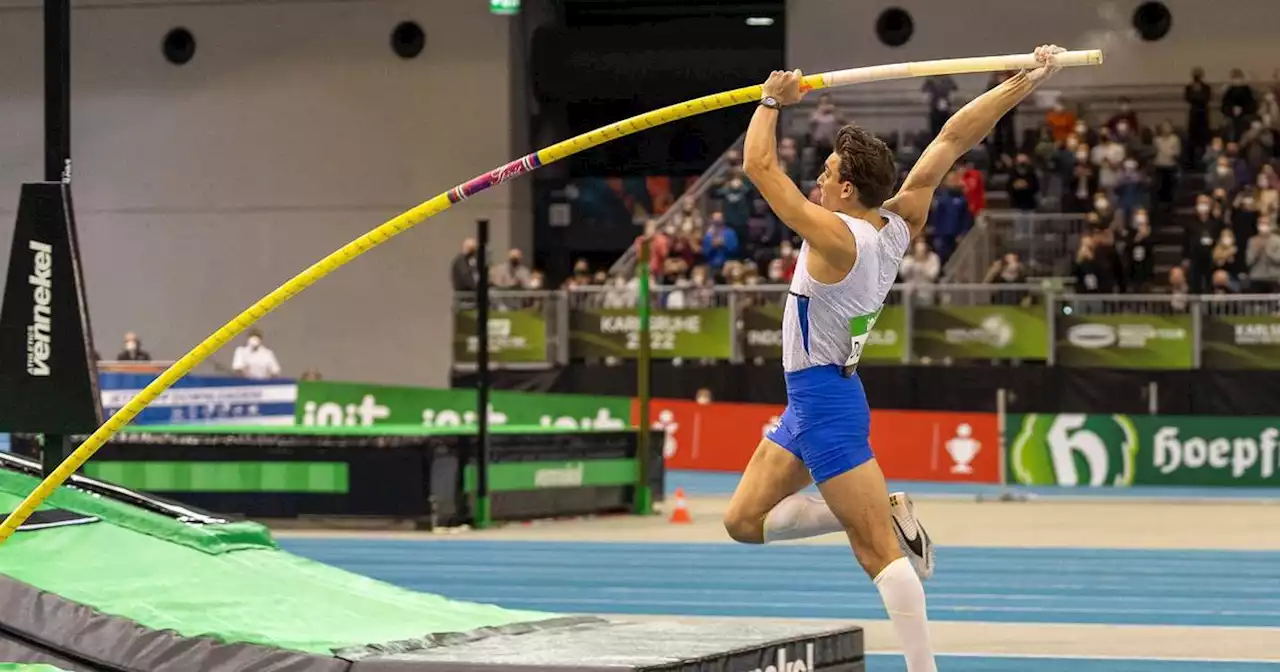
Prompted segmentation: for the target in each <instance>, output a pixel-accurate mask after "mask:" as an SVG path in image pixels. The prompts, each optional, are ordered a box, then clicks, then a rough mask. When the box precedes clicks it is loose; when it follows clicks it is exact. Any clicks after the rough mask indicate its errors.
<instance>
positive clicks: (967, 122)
mask: <svg viewBox="0 0 1280 672" xmlns="http://www.w3.org/2000/svg"><path fill="white" fill-rule="evenodd" d="M1063 51H1066V50H1065V49H1063V48H1061V47H1057V46H1054V45H1048V46H1042V47H1038V48H1036V51H1035V56H1036V60H1037V61H1038V62H1040V63H1041V64H1042V65H1041V66H1040V67H1038V68H1036V69H1034V70H1030V71H1023V72H1020V73H1018V74H1016V75H1014V76H1013V77H1011V78H1009V79H1007V80H1005V81H1004V83H1002V84H1000V85H999V86H997V87H996V88H994V89H991V90H990V91H988V92H986V93H984V94H982V95H981V96H978V97H977V98H974V99H973V100H972V101H970V102H969V104H968V105H965V106H964V107H962V108H960V110H959V111H958V112H956V113H955V115H954V116H952V117H951V119H950V120H949V121H947V123H946V125H945V126H943V127H942V132H941V133H939V134H938V137H937V138H936V139H934V141H933V142H932V143H930V144H929V146H928V147H927V148H925V150H924V153H923V154H922V155H921V156H920V160H919V161H917V162H916V165H915V166H914V167H913V168H912V169H911V172H910V173H909V174H908V175H907V179H906V181H905V182H904V183H903V184H902V188H901V189H899V190H898V193H897V194H896V195H895V196H894V197H893V198H891V199H889V200H888V201H886V202H885V204H884V207H885V209H887V210H889V211H890V212H895V213H897V214H898V215H901V216H902V218H903V219H905V220H906V221H907V225H908V226H910V227H911V237H912V238H914V237H916V236H917V235H919V234H920V231H921V230H922V229H924V224H925V220H927V219H928V218H929V206H930V205H931V204H932V203H933V192H934V190H936V189H937V188H938V185H939V184H942V179H943V178H944V177H946V175H947V173H948V172H950V171H951V168H952V166H954V165H955V163H956V161H958V160H959V159H960V157H962V156H964V154H965V153H966V152H968V151H969V150H971V149H973V148H974V147H976V146H978V143H980V142H982V139H983V138H985V137H987V134H988V133H990V132H991V130H992V129H993V128H995V125H996V122H998V121H1000V118H1001V117H1003V116H1004V115H1005V113H1006V112H1008V111H1009V110H1012V109H1013V107H1014V106H1015V105H1017V104H1018V103H1019V102H1020V101H1021V100H1022V99H1023V98H1025V97H1026V96H1027V94H1029V93H1031V92H1032V91H1034V90H1035V88H1036V87H1037V86H1039V85H1040V83H1041V82H1043V81H1045V80H1046V79H1048V78H1049V77H1050V76H1052V75H1053V73H1055V72H1057V71H1058V70H1059V69H1061V67H1062V66H1060V65H1058V61H1057V58H1056V55H1057V54H1059V53H1061V52H1063Z"/></svg>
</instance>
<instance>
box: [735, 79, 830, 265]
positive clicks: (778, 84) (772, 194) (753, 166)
mask: <svg viewBox="0 0 1280 672" xmlns="http://www.w3.org/2000/svg"><path fill="white" fill-rule="evenodd" d="M800 77H801V75H800V71H799V70H795V71H790V72H788V71H774V72H773V73H772V74H770V75H769V79H768V80H767V81H765V83H764V86H763V89H764V96H763V98H762V99H761V101H760V105H759V107H757V108H756V112H755V115H754V116H753V117H751V125H750V126H748V127H747V139H746V145H745V146H744V147H743V151H742V168H743V170H744V171H746V173H747V177H748V178H750V179H751V182H752V184H754V185H755V186H756V189H758V190H759V191H760V195H761V196H763V197H764V200H765V201H766V202H768V204H769V207H770V208H771V209H772V210H773V212H774V214H775V215H777V216H778V219H780V220H782V223H783V224H786V225H787V226H788V227H790V228H791V230H793V231H795V232H796V233H798V234H800V237H801V238H804V239H805V241H806V242H808V243H809V246H810V247H811V248H812V249H813V251H815V252H817V253H818V254H819V255H821V256H823V257H825V258H826V260H827V261H828V263H832V264H833V265H836V266H844V267H845V268H846V271H847V268H848V267H850V266H852V265H853V263H852V255H853V254H854V249H853V234H851V233H849V228H848V227H847V226H845V225H844V223H843V222H841V221H840V218H839V217H837V216H836V215H835V213H833V212H831V211H830V210H827V209H826V208H823V207H822V206H820V205H818V204H816V203H814V202H813V201H810V200H809V199H808V198H806V197H805V195H804V194H802V193H800V189H799V188H798V187H797V186H796V185H795V183H794V182H792V181H791V178H790V177H788V176H787V174H786V173H784V172H783V171H782V168H781V167H780V166H779V165H778V139H777V133H778V112H779V109H780V108H781V107H783V106H786V105H794V104H796V103H798V102H800V100H801V99H802V98H804V92H803V91H801V90H800V82H801V80H800ZM824 158H826V157H824ZM843 255H848V256H849V259H848V260H844V259H837V258H833V257H840V256H843ZM845 261H847V263H842V262H845Z"/></svg>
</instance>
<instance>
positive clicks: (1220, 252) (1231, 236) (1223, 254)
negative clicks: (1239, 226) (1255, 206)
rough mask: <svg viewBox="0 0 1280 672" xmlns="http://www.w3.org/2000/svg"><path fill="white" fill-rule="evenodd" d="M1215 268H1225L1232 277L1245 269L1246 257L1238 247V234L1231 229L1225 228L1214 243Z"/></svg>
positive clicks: (1216, 269) (1215, 269)
mask: <svg viewBox="0 0 1280 672" xmlns="http://www.w3.org/2000/svg"><path fill="white" fill-rule="evenodd" d="M1213 269H1214V271H1215V272H1216V271H1218V270H1224V271H1226V272H1227V273H1229V274H1230V275H1231V276H1232V277H1235V276H1236V275H1238V274H1239V273H1241V272H1243V271H1244V259H1243V258H1242V257H1241V256H1240V254H1239V250H1238V249H1237V248H1236V234H1235V233H1234V232H1233V231H1232V230H1231V229H1228V228H1223V229H1222V232H1221V233H1219V234H1218V242H1217V243H1214V245H1213Z"/></svg>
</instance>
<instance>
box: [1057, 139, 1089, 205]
mask: <svg viewBox="0 0 1280 672" xmlns="http://www.w3.org/2000/svg"><path fill="white" fill-rule="evenodd" d="M1089 156H1090V152H1089V146H1088V145H1086V144H1083V143H1081V145H1080V146H1079V148H1077V149H1076V153H1075V161H1074V165H1073V167H1072V169H1071V175H1070V178H1069V179H1068V181H1067V184H1066V188H1065V190H1064V192H1063V195H1062V209H1063V210H1064V211H1066V212H1088V211H1089V209H1090V208H1092V207H1093V194H1094V193H1096V192H1097V191H1098V171H1097V169H1096V168H1094V167H1093V163H1091V162H1090V160H1089Z"/></svg>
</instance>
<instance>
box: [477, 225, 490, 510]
mask: <svg viewBox="0 0 1280 672" xmlns="http://www.w3.org/2000/svg"><path fill="white" fill-rule="evenodd" d="M476 268H477V270H478V271H479V276H480V277H479V278H477V280H476V338H477V341H476V511H475V526H476V527H477V528H479V529H484V528H486V527H489V525H490V524H491V523H492V522H493V518H492V516H493V509H492V508H491V507H490V500H489V220H487V219H479V220H476Z"/></svg>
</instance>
